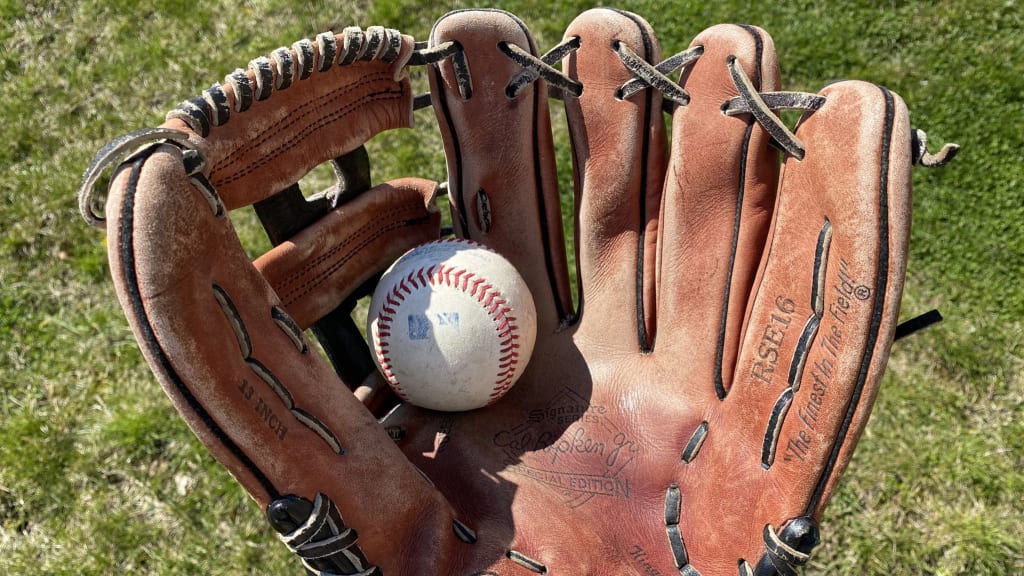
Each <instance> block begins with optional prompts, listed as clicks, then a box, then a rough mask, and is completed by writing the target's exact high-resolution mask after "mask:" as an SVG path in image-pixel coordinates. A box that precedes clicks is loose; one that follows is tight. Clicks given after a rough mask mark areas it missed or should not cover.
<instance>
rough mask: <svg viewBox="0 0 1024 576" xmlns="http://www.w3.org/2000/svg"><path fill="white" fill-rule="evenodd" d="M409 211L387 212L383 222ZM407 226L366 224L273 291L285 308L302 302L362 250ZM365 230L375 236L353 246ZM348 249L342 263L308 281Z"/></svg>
mask: <svg viewBox="0 0 1024 576" xmlns="http://www.w3.org/2000/svg"><path fill="white" fill-rule="evenodd" d="M407 211H408V210H407V209H405V208H396V209H392V210H389V211H388V212H385V213H384V214H383V215H382V218H391V217H396V216H400V215H401V214H402V213H403V212H407ZM407 223H408V220H407V219H402V220H394V221H392V222H390V223H388V224H385V225H383V226H382V225H380V224H377V223H369V224H366V225H365V226H362V227H361V228H360V229H359V230H358V231H357V232H356V233H355V234H352V235H351V236H349V238H348V239H346V240H345V241H344V242H341V243H340V244H338V245H336V246H335V247H333V248H332V249H331V250H328V251H327V252H325V253H324V254H322V255H320V256H318V257H317V258H315V259H314V260H313V261H311V262H309V263H308V264H306V266H304V267H303V268H301V269H299V270H297V271H295V272H292V273H291V274H289V275H288V276H287V277H286V278H285V279H284V280H282V281H281V282H280V283H279V284H277V285H275V286H274V289H275V291H277V292H278V297H279V298H281V301H282V302H283V303H284V305H285V306H286V307H287V306H289V305H291V304H294V303H295V302H297V301H298V300H301V299H302V298H304V297H305V296H307V295H309V294H310V293H311V292H312V291H313V290H314V289H315V288H316V287H318V286H320V285H321V284H323V283H324V282H325V281H327V280H328V279H329V278H330V277H331V276H332V275H334V273H335V272H337V271H338V270H339V269H340V268H342V267H343V266H344V265H345V264H346V263H347V262H348V261H349V260H351V259H352V257H353V256H354V255H355V254H356V253H358V252H359V251H360V250H362V249H363V248H366V247H367V246H369V245H370V244H372V243H373V242H374V241H376V240H377V239H379V238H380V237H381V236H384V235H385V234H387V233H388V232H391V231H394V230H398V229H400V228H402V227H403V226H406V225H407ZM366 230H373V234H370V235H369V236H366V237H365V238H363V240H362V241H361V242H359V243H358V244H355V245H354V246H353V245H352V242H354V239H355V238H360V237H362V233H363V232H365V231H366ZM348 248H351V249H350V250H349V251H348V253H347V254H345V255H344V256H342V257H341V258H340V259H338V260H337V261H336V262H335V263H334V264H333V265H331V266H330V267H329V268H328V269H327V270H325V271H323V272H321V273H319V274H315V275H312V277H309V276H310V271H312V270H313V269H314V268H316V267H317V266H319V265H320V264H322V263H323V262H324V261H326V260H328V259H330V258H331V257H333V256H334V255H335V254H337V253H338V252H339V251H342V250H343V249H348ZM307 277H308V279H307V280H306V281H305V282H303V283H302V284H299V285H298V286H295V287H292V288H290V289H288V290H287V291H285V289H286V288H287V287H288V286H289V285H291V284H293V283H295V282H298V281H299V280H302V279H303V278H307Z"/></svg>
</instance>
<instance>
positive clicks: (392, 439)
mask: <svg viewBox="0 0 1024 576" xmlns="http://www.w3.org/2000/svg"><path fill="white" fill-rule="evenodd" d="M538 54H539V52H538V50H537V47H536V46H535V44H534V42H533V40H532V39H531V37H530V34H529V32H528V31H527V29H526V27H525V26H524V25H523V23H522V22H521V21H519V20H518V19H516V18H515V17H513V16H511V15H509V14H507V13H505V12H500V11H460V12H454V13H451V14H448V15H446V16H445V17H443V18H442V19H441V20H439V21H438V22H437V24H436V26H435V27H434V30H433V31H432V33H431V36H430V41H429V43H428V44H427V45H417V44H414V42H413V39H412V38H410V37H408V36H403V35H400V34H398V33H397V32H395V31H392V30H385V29H382V28H370V29H368V30H367V31H365V32H364V31H360V30H358V29H346V30H345V31H343V32H342V33H341V34H338V35H334V34H333V33H327V34H322V35H320V36H318V37H317V39H316V41H315V42H310V41H303V42H299V43H296V44H295V45H294V46H293V47H292V48H290V49H281V50H278V51H275V52H274V53H273V54H272V55H271V57H270V58H269V59H257V60H254V61H253V62H252V63H251V64H250V66H249V69H248V70H246V71H238V72H236V73H233V74H231V75H229V76H228V78H227V80H226V82H225V83H224V84H223V85H217V86H214V87H213V88H211V89H209V90H207V91H206V92H204V93H203V95H202V96H200V97H198V98H196V99H193V100H191V101H189V102H186V103H184V104H183V105H182V106H181V107H179V108H178V109H176V110H175V111H174V112H172V113H171V114H169V116H168V120H167V122H166V123H165V124H164V125H163V126H162V127H161V128H158V129H153V130H148V131H142V132H139V133H136V134H133V135H129V136H127V137H125V138H124V139H121V140H119V141H116V142H114V143H112V145H111V146H109V147H108V148H106V149H105V150H103V151H101V153H100V155H98V156H97V160H96V161H95V162H94V164H93V166H91V167H90V170H89V171H88V172H87V174H86V178H85V183H84V185H83V193H82V196H81V198H82V205H83V210H84V211H85V213H86V214H87V218H89V219H91V220H95V221H100V218H99V217H98V216H95V215H94V214H93V212H92V204H91V200H90V192H89V190H90V189H91V187H92V184H93V183H94V182H95V180H96V177H97V174H98V173H99V171H100V170H102V168H103V166H104V165H106V164H108V163H110V162H111V161H112V159H113V158H115V157H117V156H118V154H119V153H120V152H121V151H124V150H128V149H132V148H136V147H138V146H139V144H141V143H148V144H147V145H146V146H145V147H143V148H142V149H141V150H140V151H138V152H136V153H135V154H134V155H133V156H131V157H130V158H129V159H128V160H127V161H126V162H125V163H123V164H121V166H120V168H119V169H118V170H117V172H116V173H115V176H114V178H113V180H112V185H111V188H110V192H109V196H108V200H107V205H106V219H107V222H108V223H107V225H106V226H107V230H108V234H109V235H110V242H109V247H110V262H111V272H112V275H113V278H114V282H115V285H116V287H117V292H118V296H119V298H120V300H121V303H122V305H123V307H124V309H125V312H126V314H127V316H128V319H129V322H130V323H131V325H132V328H133V329H134V331H135V334H136V336H137V338H138V340H139V343H140V345H141V347H142V349H143V351H144V353H145V355H146V358H147V360H148V361H149V363H150V365H151V367H152V369H153V371H154V372H155V374H156V375H157V377H158V379H159V380H160V381H161V383H162V384H163V386H164V389H165V390H166V391H167V393H168V395H169V396H170V397H171V399H172V401H173V402H174V403H175V405H176V407H177V408H178V409H179V410H180V411H181V413H182V415H183V416H184V418H185V419H186V420H187V421H188V423H189V425H190V426H191V428H192V429H193V430H194V431H195V433H196V434H197V435H198V436H199V438H200V439H202V441H203V442H204V443H205V444H206V445H207V446H208V447H209V449H210V450H211V452H212V453H213V454H214V456H215V457H216V458H217V459H218V460H219V461H220V462H222V463H223V464H224V465H225V466H226V467H227V468H228V469H229V470H230V471H231V472H232V473H233V474H234V475H235V477H236V478H237V479H238V480H239V482H241V483H242V485H243V486H244V487H245V488H246V489H247V490H248V491H249V493H250V494H251V495H252V496H253V498H254V499H255V500H256V501H257V502H258V503H259V505H260V506H261V507H262V508H264V509H266V510H267V513H268V516H269V518H270V521H271V523H272V524H273V525H274V526H275V528H277V530H278V531H279V532H281V533H282V539H283V540H284V541H285V542H286V543H287V544H288V545H289V546H290V547H291V548H292V549H293V550H294V551H295V552H296V553H298V554H299V555H300V556H301V557H302V558H303V560H304V563H305V565H306V566H307V568H308V569H309V570H311V571H315V572H318V573H323V574H381V573H383V574H387V575H397V574H409V575H423V574H459V575H469V574H477V575H482V574H507V575H523V574H531V573H538V574H545V573H550V574H573V575H579V574H645V575H652V574H666V575H667V574H675V573H682V574H687V575H694V574H704V575H712V574H729V575H735V574H737V570H738V572H739V573H740V574H752V573H753V574H774V573H781V574H792V573H793V571H794V567H796V566H799V565H801V564H803V563H805V562H806V561H807V559H808V555H809V553H810V551H811V549H812V548H813V546H814V545H815V544H816V543H817V542H818V538H819V535H818V529H817V525H818V521H819V520H820V518H821V516H822V512H823V510H824V508H825V505H826V504H827V503H828V500H829V497H830V495H831V494H832V492H833V491H834V490H835V487H836V483H837V481H838V478H839V476H840V474H841V473H842V471H843V469H844V468H845V466H846V464H847V463H848V462H849V459H850V456H851V453H852V451H853V448H854V445H855V444H856V442H857V439H858V437H859V436H860V433H861V431H862V430H863V428H864V425H865V422H866V421H867V417H868V413H869V411H870V409H871V405H872V402H873V400H874V397H875V394H876V392H877V390H878V385H879V383H880V381H881V377H882V373H883V370H884V368H885V363H886V359H887V357H888V355H889V348H890V344H891V342H892V340H893V333H894V329H895V326H896V319H897V313H898V310H899V303H900V295H901V292H902V288H903V279H904V269H905V264H906V255H907V240H908V232H909V227H910V170H911V166H912V164H914V163H928V164H938V163H942V162H943V161H945V160H947V159H948V158H950V157H951V156H952V153H953V152H955V148H952V147H950V148H946V149H944V152H943V154H942V155H940V156H937V157H936V156H931V155H929V154H927V153H926V152H925V151H924V149H923V146H922V145H920V144H921V142H920V141H921V138H920V135H919V134H918V133H916V132H914V131H912V129H911V127H910V123H909V119H908V114H907V110H906V107H905V105H904V103H903V102H902V100H901V99H900V98H899V97H898V96H896V95H895V94H893V93H891V92H890V91H888V90H886V89H884V88H881V87H878V86H874V85H871V84H866V83H863V82H841V83H837V84H833V85H831V86H829V87H828V88H826V89H825V90H823V91H822V92H821V93H820V94H817V95H808V94H798V93H784V92H779V70H778V65H777V63H776V58H775V49H774V46H773V44H772V40H771V38H770V37H769V36H768V35H767V34H766V33H765V32H764V31H763V30H760V29H759V28H755V27H751V26H734V25H723V26H715V27H713V28H710V29H708V30H707V31H705V32H703V33H702V34H700V35H699V36H698V37H697V38H696V39H695V40H694V41H693V43H692V45H691V48H690V49H689V50H687V51H685V52H683V53H681V54H679V55H676V56H674V57H672V58H669V59H666V60H665V61H664V62H663V61H662V55H661V53H660V49H659V46H658V42H657V40H656V38H655V36H654V33H653V31H652V30H651V28H650V26H649V25H648V24H647V23H646V22H644V21H643V20H642V19H641V18H640V17H638V16H636V15H633V14H629V13H625V12H620V11H614V10H607V9H599V10H592V11H588V12H586V13H585V14H583V15H582V16H580V17H579V18H578V19H577V20H576V21H575V22H573V23H572V25H571V26H570V27H569V29H568V31H567V32H566V35H565V42H564V43H563V44H560V45H559V46H558V47H556V49H555V50H553V51H552V52H551V53H549V54H546V55H544V56H543V57H541V56H539V55H538ZM558 61H561V71H559V70H556V69H555V68H553V67H552V66H553V65H555V64H557V62H558ZM417 64H422V65H427V66H428V68H427V70H426V71H427V73H428V74H429V77H430V84H431V88H432V98H431V100H432V104H433V107H434V110H435V111H436V114H437V118H438V123H439V126H440V131H441V134H442V136H443V139H444V144H445V152H446V156H447V161H448V173H449V182H448V192H449V195H450V199H451V205H452V219H453V222H454V227H455V231H456V233H457V234H458V235H459V236H463V237H467V238H472V239H474V240H477V241H479V242H482V243H485V244H487V245H488V246H490V247H492V248H494V249H496V250H498V251H499V252H501V253H502V254H504V255H505V256H506V257H507V258H508V259H509V260H510V261H511V262H512V263H513V264H515V265H516V267H517V268H518V269H519V271H520V272H521V273H522V275H523V276H524V278H525V279H526V281H527V282H528V284H529V286H530V288H531V290H532V293H533V298H534V301H535V303H536V306H537V313H538V333H537V344H536V347H535V351H534V354H533V357H532V359H531V360H530V363H529V366H528V368H527V369H526V372H525V374H524V375H523V377H522V379H521V380H520V381H519V382H518V383H517V384H516V385H515V386H514V387H513V388H512V390H511V391H510V392H509V393H508V395H507V396H506V397H505V398H503V399H502V400H500V401H499V402H497V403H496V404H495V405H493V406H490V407H487V408H485V409H480V410H476V411H472V412H467V413H438V412H432V411H427V410H423V409H418V408H415V407H413V406H410V405H405V404H397V403H396V402H395V400H394V398H393V396H390V395H389V394H388V393H387V392H388V390H387V388H386V386H385V385H383V384H382V382H383V381H382V379H381V377H380V376H379V375H378V374H377V373H376V371H374V369H373V365H372V362H371V361H370V359H369V356H368V353H367V349H366V344H365V342H363V341H362V340H361V337H360V336H359V334H358V332H357V331H356V330H355V328H354V324H353V323H352V321H351V319H350V318H349V316H348V313H349V311H350V310H351V307H352V305H353V299H354V298H355V297H357V296H359V295H360V294H365V293H366V291H367V287H369V286H372V284H373V280H374V278H375V277H376V276H377V275H378V274H379V273H380V272H381V271H382V270H383V269H384V268H386V267H387V266H388V265H389V264H390V263H391V262H392V261H393V260H394V259H395V258H397V257H398V256H399V255H400V254H401V253H403V252H404V251H405V250H406V249H408V248H409V247H411V246H413V245H416V244H419V243H422V242H425V241H427V240H430V239H433V238H436V237H437V236H438V235H439V234H440V232H439V230H440V228H439V226H440V214H439V213H438V211H437V209H436V208H435V207H434V204H433V199H434V196H435V194H436V193H437V187H436V186H435V184H434V183H433V182H428V181H424V180H417V179H405V180H399V181H395V182H390V183H386V184H382V185H379V186H376V187H373V188H370V187H369V184H368V178H369V176H368V169H367V167H366V165H365V163H364V162H363V160H365V158H362V157H361V154H363V152H361V148H360V146H361V145H362V144H363V142H365V141H366V140H368V139H369V138H370V137H372V136H373V135H374V134H376V133H378V132H380V131H382V130H387V129H393V128H399V127H404V126H409V125H410V124H411V123H412V117H413V110H414V106H415V104H417V103H420V104H425V103H426V101H425V100H424V99H416V98H414V97H413V94H412V93H411V91H410V84H409V81H408V78H407V72H408V69H409V67H410V66H412V65H417ZM680 69H681V73H680V72H678V70H680ZM549 91H550V92H552V93H553V94H555V95H556V96H557V97H559V98H561V99H563V100H564V101H565V107H566V116H567V119H568V122H569V129H570V134H571V140H572V147H573V149H572V154H573V163H574V164H573V169H574V174H575V182H576V196H575V206H576V209H575V219H574V220H575V226H574V229H575V236H574V245H575V267H576V270H577V281H578V282H577V284H578V288H579V298H578V301H579V304H578V306H576V307H574V305H573V299H572V297H571V289H570V286H571V282H570V280H569V273H568V268H569V266H568V264H567V259H566V252H565V250H564V245H565V242H564V237H563V232H562V215H561V212H560V203H559V195H558V190H557V186H556V172H555V162H554V151H553V145H552V136H551V129H550V116H549V109H548V95H549ZM779 108H797V109H802V110H805V111H806V112H805V114H804V116H803V118H802V119H801V121H800V124H799V127H798V128H797V129H796V130H795V133H794V132H791V131H790V130H789V129H788V128H787V127H786V126H785V125H784V124H783V123H782V122H781V121H779V119H778V118H777V116H776V115H775V113H774V112H773V110H776V109H779ZM666 113H668V114H669V115H670V116H671V122H672V123H671V138H670V139H669V138H668V137H667V135H666V132H667V130H666ZM669 140H670V141H669ZM154 142H155V143H154ZM779 150H781V151H782V158H783V163H782V165H781V168H780V165H779V155H780V153H779ZM333 158H340V159H339V160H337V161H336V166H337V167H338V172H339V175H340V176H341V183H340V184H339V185H338V186H336V187H335V188H332V189H331V190H328V191H327V192H326V193H324V194H321V195H316V196H313V197H310V198H308V199H304V198H303V197H302V195H301V193H300V192H299V191H298V190H297V188H296V187H295V186H294V185H295V183H296V182H297V181H298V180H299V179H300V178H301V177H302V176H303V175H304V174H306V173H307V172H308V171H309V170H311V169H312V168H313V167H314V166H316V165H318V164H319V163H322V162H325V161H328V160H330V159H333ZM367 188H369V189H368V190H367ZM250 204H256V206H257V212H258V213H259V214H260V215H261V217H262V218H263V219H264V222H265V224H266V225H267V227H268V231H269V233H270V237H271V240H272V241H273V243H274V244H276V246H275V247H274V248H273V249H272V250H271V251H270V252H269V253H267V254H265V255H263V256H261V257H260V258H258V259H257V260H256V261H255V262H250V261H249V258H247V256H246V254H245V252H244V251H243V249H242V247H241V246H240V244H239V240H238V237H237V235H236V234H235V232H234V230H233V229H232V226H231V223H230V221H229V219H228V217H227V214H228V211H229V210H231V209H234V208H238V207H241V206H246V205H250ZM307 328H312V329H313V331H314V332H315V333H317V335H318V336H320V337H321V340H322V342H323V343H324V348H325V350H326V352H327V356H328V357H329V358H330V359H331V360H332V361H333V362H334V364H335V366H334V368H333V369H332V367H331V366H330V365H329V364H328V363H327V362H326V361H325V360H324V359H323V357H322V356H321V355H320V354H319V353H318V352H317V350H316V348H314V347H313V346H312V344H311V343H310V342H309V341H308V340H307V335H306V333H305V330H306V329H307ZM356 531H358V541H357V539H356Z"/></svg>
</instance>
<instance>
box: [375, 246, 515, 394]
mask: <svg viewBox="0 0 1024 576" xmlns="http://www.w3.org/2000/svg"><path fill="white" fill-rule="evenodd" d="M446 242H455V243H459V244H465V245H471V246H480V245H479V244H478V243H476V242H471V241H466V240H462V239H458V238H452V239H448V240H446ZM434 286H447V287H449V288H454V289H456V290H459V291H461V292H463V293H465V294H467V295H468V296H470V297H471V298H475V299H476V301H477V302H478V303H480V304H482V305H483V307H484V309H485V310H486V311H487V315H488V316H489V317H490V318H491V320H492V321H493V322H494V323H495V331H496V332H497V334H498V346H499V347H500V350H499V351H498V353H499V357H498V368H497V374H496V375H495V381H494V386H493V388H492V390H491V393H490V396H489V397H490V401H489V402H488V405H490V404H491V403H494V402H496V401H497V400H498V399H499V398H501V397H502V396H503V395H504V394H505V392H507V391H508V389H509V388H510V387H511V386H512V384H513V382H514V381H515V374H516V368H517V366H518V364H519V343H518V342H517V341H518V340H519V327H518V325H517V324H516V317H515V316H512V314H511V312H512V309H511V308H509V307H508V306H505V304H507V302H508V301H507V300H506V299H505V297H504V296H503V295H502V293H501V291H500V290H498V288H496V287H495V286H493V285H492V284H490V283H488V282H487V279H486V278H478V277H477V275H476V274H475V273H473V272H470V271H469V270H466V269H465V268H460V267H451V266H445V265H444V264H438V265H434V266H428V267H424V266H421V267H419V268H417V269H415V270H413V271H411V272H409V274H408V275H406V277H405V278H402V279H401V280H399V282H398V283H397V284H395V286H394V287H393V288H392V289H391V291H390V292H389V293H388V294H387V296H386V300H385V304H384V305H383V306H382V307H381V314H380V315H379V316H378V317H379V318H380V320H379V322H378V323H377V338H376V340H377V343H376V345H375V347H374V348H375V352H376V354H377V359H378V361H379V362H380V368H381V372H382V373H383V374H384V377H385V378H387V380H388V382H389V383H391V386H392V388H394V390H395V393H397V394H398V395H399V396H400V397H401V398H402V399H403V400H407V399H408V397H407V395H406V394H405V391H404V389H403V388H402V383H401V382H399V380H398V378H396V377H395V374H394V371H393V370H392V365H391V362H392V361H391V356H390V343H389V338H390V337H391V323H392V322H393V321H394V318H395V316H396V315H397V314H398V308H399V307H400V306H401V305H402V303H403V302H404V301H405V299H406V296H407V295H410V294H412V292H413V290H419V289H420V288H426V287H434Z"/></svg>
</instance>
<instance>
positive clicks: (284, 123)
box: [210, 74, 389, 174]
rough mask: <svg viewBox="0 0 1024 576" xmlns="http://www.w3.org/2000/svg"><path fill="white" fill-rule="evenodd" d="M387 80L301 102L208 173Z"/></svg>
mask: <svg viewBox="0 0 1024 576" xmlns="http://www.w3.org/2000/svg"><path fill="white" fill-rule="evenodd" d="M388 80H389V78H388V77H387V75H385V74H379V75H377V76H373V77H366V78H362V79H361V80H360V81H358V82H356V83H354V84H349V85H346V86H345V89H344V90H339V91H332V92H328V93H326V94H322V95H320V96H317V97H316V98H313V99H310V100H305V101H303V102H302V103H301V104H299V105H298V106H296V108H295V109H294V110H293V111H292V113H291V114H288V115H287V116H285V117H284V118H281V119H280V120H278V121H277V122H274V123H273V124H271V125H269V126H267V127H266V128H265V129H264V130H263V131H262V132H260V134H259V135H258V136H257V137H255V138H251V139H246V140H245V141H244V143H243V144H242V145H240V146H238V147H236V148H235V149H233V150H231V151H230V152H228V153H227V154H225V156H224V157H223V158H222V159H221V160H219V161H218V162H217V163H216V164H215V165H214V166H213V168H212V169H211V171H210V173H211V174H215V173H216V172H218V171H220V170H226V169H227V168H229V167H230V166H232V165H233V164H236V163H238V162H240V161H241V160H239V159H238V158H237V156H236V155H237V154H238V153H239V152H245V151H249V150H252V149H254V148H256V147H257V146H259V145H260V144H263V143H264V142H266V141H267V140H268V139H269V138H270V137H272V136H273V135H274V134H276V133H278V132H283V131H286V130H288V129H290V128H291V127H292V126H294V125H295V124H298V123H300V122H301V121H302V120H303V119H305V118H306V117H308V116H310V115H313V114H315V113H316V112H317V111H319V110H320V109H321V108H323V107H327V106H328V105H330V104H333V103H334V102H337V101H339V100H344V99H345V98H346V97H347V96H348V95H349V94H351V93H352V92H356V91H358V90H359V89H361V88H363V87H364V86H368V85H370V84H373V83H375V82H382V81H384V82H386V81H388ZM375 94H377V93H376V92H371V93H369V94H367V95H366V96H364V97H363V98H362V99H361V100H359V101H357V103H358V102H362V101H365V100H366V99H367V98H368V97H370V96H374V95H375ZM351 106H352V105H351V104H350V105H349V106H347V107H346V108H351ZM346 108H342V109H341V110H345V109H346Z"/></svg>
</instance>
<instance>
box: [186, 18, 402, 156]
mask: <svg viewBox="0 0 1024 576" xmlns="http://www.w3.org/2000/svg"><path fill="white" fill-rule="evenodd" d="M401 48H402V35H401V33H400V32H399V31H398V30H392V29H389V28H384V27H383V26H370V27H368V28H367V29H366V30H365V31H364V30H362V29H361V28H359V27H358V26H349V27H347V28H345V29H344V30H342V32H341V34H340V35H336V34H335V33H334V32H323V33H321V34H318V35H317V37H316V46H315V47H314V45H313V41H312V40H309V39H303V40H299V41H298V42H296V43H294V44H292V46H291V48H283V47H282V48H278V49H277V50H274V51H273V52H272V53H271V54H270V57H269V58H267V57H259V58H256V59H254V60H252V61H251V62H249V67H248V70H242V69H241V68H239V69H237V70H235V71H234V72H232V73H230V74H228V75H227V77H225V79H224V83H223V84H214V85H213V86H211V87H210V88H208V89H207V90H205V91H204V92H203V93H202V94H200V95H199V96H196V97H195V98H192V99H190V100H186V101H184V102H182V103H181V104H180V105H178V107H177V108H175V109H174V110H171V111H170V112H169V113H168V114H167V119H168V120H170V119H178V120H181V121H183V122H185V123H186V124H188V126H189V128H191V129H192V130H193V131H194V132H195V133H197V134H199V135H200V136H202V137H204V138H205V137H206V136H208V135H209V132H210V127H211V126H214V127H215V126H222V125H223V124H225V123H226V122H227V121H228V119H229V118H230V116H231V112H232V111H234V112H237V113H241V112H245V111H246V110H248V109H249V107H250V106H252V103H253V102H255V101H262V100H266V99H268V98H270V97H271V95H273V93H274V91H281V90H287V89H288V88H290V87H291V86H293V85H294V84H295V83H296V82H301V81H303V80H306V79H308V78H310V77H311V76H313V74H314V73H325V72H328V71H330V70H331V68H333V67H334V66H348V65H350V64H352V63H354V62H359V61H369V60H382V61H384V62H394V61H395V59H396V58H398V54H399V52H400V51H401ZM229 93H230V95H231V96H232V98H230V99H229V98H228V95H229ZM229 101H230V102H234V106H233V109H232V107H231V106H229Z"/></svg>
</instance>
